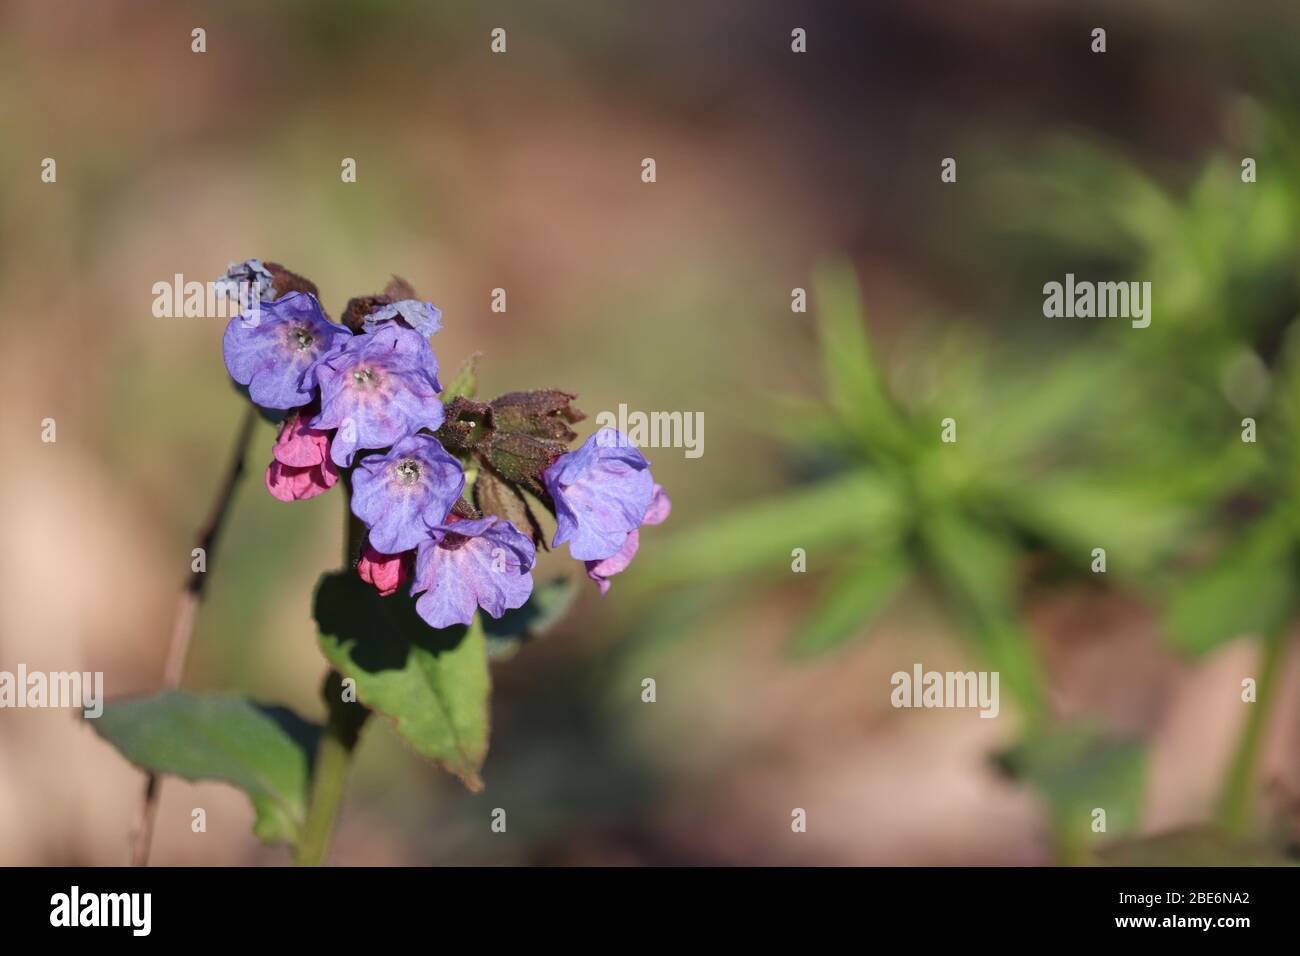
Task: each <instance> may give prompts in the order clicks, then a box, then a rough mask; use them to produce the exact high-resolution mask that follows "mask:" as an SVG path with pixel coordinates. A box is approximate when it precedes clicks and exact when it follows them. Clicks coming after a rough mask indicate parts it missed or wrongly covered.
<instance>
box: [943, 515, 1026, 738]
mask: <svg viewBox="0 0 1300 956" xmlns="http://www.w3.org/2000/svg"><path fill="white" fill-rule="evenodd" d="M921 539H922V542H923V543H924V546H925V553H926V558H927V562H928V565H929V568H930V570H931V571H932V572H933V573H934V575H935V576H936V577H937V578H938V579H939V582H940V583H941V584H942V585H943V588H944V591H945V593H946V594H947V596H948V599H949V603H950V604H951V606H952V607H953V609H954V610H955V611H956V612H957V620H958V625H959V626H960V628H961V630H962V633H963V635H964V636H965V637H967V638H968V639H969V640H970V641H971V642H972V643H973V644H974V646H975V648H976V650H977V652H978V653H979V654H980V656H981V659H982V660H983V662H984V663H985V666H988V667H990V668H992V669H994V670H996V671H998V672H999V674H1000V675H1001V678H1000V679H1001V681H1002V682H1003V684H1005V685H1006V687H1007V688H1008V689H1009V690H1010V691H1011V693H1012V694H1013V695H1014V696H1015V698H1016V701H1017V702H1018V703H1019V704H1020V706H1021V707H1023V708H1025V710H1026V711H1027V712H1028V713H1029V715H1030V716H1031V717H1036V716H1041V715H1042V711H1043V707H1044V701H1043V689H1042V688H1043V679H1042V674H1041V672H1040V669H1039V666H1038V660H1037V657H1036V656H1035V653H1034V647H1033V642H1032V640H1031V638H1030V636H1029V635H1028V634H1027V633H1025V631H1024V629H1023V628H1021V626H1020V625H1019V623H1018V621H1017V615H1018V610H1019V590H1018V583H1019V582H1018V580H1017V568H1016V562H1017V559H1018V557H1019V553H1018V551H1017V550H1016V548H1015V546H1014V544H1013V543H1012V542H1011V541H1010V540H1009V539H1008V538H1007V537H1006V536H1004V535H1002V534H999V533H997V532H994V531H990V530H989V529H987V528H985V527H984V526H983V525H981V524H978V523H976V522H975V521H973V520H971V519H969V518H967V517H965V516H963V515H961V514H959V513H957V512H955V511H949V510H944V509H935V510H933V511H932V512H931V513H930V514H928V515H926V517H925V520H924V521H923V522H922V524H921Z"/></svg>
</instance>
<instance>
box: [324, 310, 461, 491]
mask: <svg viewBox="0 0 1300 956" xmlns="http://www.w3.org/2000/svg"><path fill="white" fill-rule="evenodd" d="M313 378H314V380H315V381H316V382H317V383H319V384H320V398H321V403H320V404H321V413H320V414H319V415H317V416H316V420H315V421H314V422H312V423H311V424H312V427H313V428H323V429H330V428H337V429H338V433H337V434H336V435H335V436H334V440H333V441H332V442H331V443H330V457H331V458H333V459H334V463H335V464H336V465H338V466H339V467H341V468H346V467H347V466H348V465H350V464H352V456H353V455H355V454H356V452H357V449H359V448H387V447H388V446H389V445H392V444H394V443H396V442H399V441H401V440H402V439H403V438H405V437H406V436H408V435H414V434H415V433H416V432H418V431H419V430H420V429H421V428H427V429H429V430H430V431H433V430H434V429H436V428H437V427H438V426H439V425H441V424H442V402H441V401H440V400H439V399H438V393H439V392H440V391H442V386H441V385H439V384H438V362H437V360H436V359H435V358H434V356H433V349H431V348H429V343H428V341H427V340H426V339H424V338H423V337H422V336H421V335H420V333H418V332H414V331H412V330H411V329H408V328H404V327H403V326H401V325H398V324H397V323H395V322H387V323H385V324H383V325H381V326H380V327H379V328H378V329H376V330H375V331H374V332H372V333H370V334H367V335H354V336H353V337H352V338H350V339H348V340H346V341H345V342H344V344H343V346H342V348H340V349H336V350H335V351H334V352H332V353H330V354H329V355H327V356H325V357H324V358H323V359H321V361H320V362H319V364H317V365H316V366H315V368H314V370H313Z"/></svg>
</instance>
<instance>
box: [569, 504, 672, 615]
mask: <svg viewBox="0 0 1300 956" xmlns="http://www.w3.org/2000/svg"><path fill="white" fill-rule="evenodd" d="M672 510H673V503H672V501H671V500H669V498H668V493H667V492H665V491H664V490H663V488H662V487H660V486H659V485H655V487H654V496H653V497H652V498H651V499H650V507H648V508H646V510H645V517H643V518H642V519H641V524H642V526H644V525H648V524H663V522H664V520H665V519H666V518H667V517H668V513H669V512H670V511H672ZM640 546H641V535H640V532H639V531H630V532H628V536H627V540H626V541H624V542H623V547H621V548H619V549H618V551H616V552H615V553H614V554H612V555H610V556H609V557H608V558H605V559H603V560H601V561H588V562H586V565H587V577H589V578H591V579H592V580H593V581H595V582H596V586H597V587H598V588H600V593H601V595H602V596H603V595H604V594H605V592H606V591H608V590H609V579H610V578H612V577H613V576H614V575H616V574H619V573H621V572H623V571H626V570H627V566H628V565H629V564H631V563H632V559H633V558H635V557H636V550H637V548H639V547H640Z"/></svg>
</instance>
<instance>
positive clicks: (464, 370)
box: [441, 352, 483, 404]
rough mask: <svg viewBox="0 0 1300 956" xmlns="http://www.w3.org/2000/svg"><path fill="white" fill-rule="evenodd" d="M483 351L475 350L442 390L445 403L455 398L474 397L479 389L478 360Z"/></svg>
mask: <svg viewBox="0 0 1300 956" xmlns="http://www.w3.org/2000/svg"><path fill="white" fill-rule="evenodd" d="M482 354H483V353H482V352H474V353H473V354H472V355H470V356H469V358H467V359H465V361H464V363H462V365H461V367H460V371H458V372H457V373H456V377H455V378H453V379H452V380H451V381H450V382H449V383H448V384H447V387H446V388H444V389H443V390H442V395H441V398H442V401H443V403H444V404H446V403H447V402H450V401H451V400H452V399H453V398H458V397H463V398H473V397H474V394H475V393H476V392H477V391H478V360H479V356H481V355H482Z"/></svg>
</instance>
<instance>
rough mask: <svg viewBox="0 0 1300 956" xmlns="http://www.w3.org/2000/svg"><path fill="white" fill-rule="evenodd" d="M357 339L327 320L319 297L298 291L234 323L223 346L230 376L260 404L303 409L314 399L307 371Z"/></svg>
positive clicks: (236, 317)
mask: <svg viewBox="0 0 1300 956" xmlns="http://www.w3.org/2000/svg"><path fill="white" fill-rule="evenodd" d="M351 338H352V333H351V332H349V331H348V330H347V329H345V328H344V327H343V326H341V325H335V324H334V323H333V322H330V321H329V320H328V319H327V318H325V313H324V312H323V311H322V310H321V307H320V303H319V302H317V301H316V297H315V296H313V295H310V294H308V293H306V292H293V293H290V294H289V295H286V296H283V297H282V298H279V299H276V300H275V301H274V302H265V303H258V304H257V305H256V307H255V308H254V309H253V310H252V311H251V312H249V313H248V314H247V315H237V316H235V317H234V318H233V319H231V320H230V324H229V325H227V326H226V335H225V338H224V339H223V340H222V343H221V348H222V352H223V353H224V355H225V359H226V368H227V369H228V370H229V372H230V377H231V378H233V379H234V380H235V381H236V382H238V383H239V384H240V385H246V386H248V395H249V397H250V398H251V399H252V400H253V401H254V402H256V403H257V404H258V405H261V406H263V407H265V408H297V407H298V406H300V405H306V404H307V403H308V402H309V401H311V398H312V383H311V382H310V381H307V380H306V378H307V373H308V372H309V371H310V370H311V369H312V367H313V366H314V365H315V364H316V362H317V361H318V360H319V359H320V358H321V356H322V355H324V354H325V353H326V352H328V351H329V350H330V349H332V348H334V347H335V346H336V345H338V344H340V343H343V342H346V341H347V340H349V339H351ZM330 427H333V426H330Z"/></svg>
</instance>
